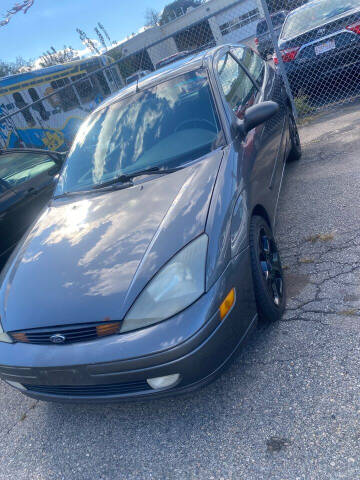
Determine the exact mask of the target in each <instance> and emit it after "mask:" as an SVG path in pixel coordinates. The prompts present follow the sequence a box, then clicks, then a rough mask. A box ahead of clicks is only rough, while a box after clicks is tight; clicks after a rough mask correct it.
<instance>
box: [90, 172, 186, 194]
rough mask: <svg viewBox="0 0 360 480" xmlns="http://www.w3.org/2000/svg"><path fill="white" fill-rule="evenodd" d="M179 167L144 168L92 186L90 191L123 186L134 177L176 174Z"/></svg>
mask: <svg viewBox="0 0 360 480" xmlns="http://www.w3.org/2000/svg"><path fill="white" fill-rule="evenodd" d="M180 168H181V167H177V168H163V167H151V168H144V169H143V170H138V171H137V172H134V173H130V174H123V175H119V176H118V177H115V178H112V179H111V180H108V181H107V182H104V183H99V184H98V185H94V186H92V187H91V188H92V190H98V189H101V188H105V187H110V186H112V185H115V184H117V183H120V184H124V183H132V180H133V179H134V178H136V177H141V176H142V175H157V174H166V173H172V172H176V171H177V170H180Z"/></svg>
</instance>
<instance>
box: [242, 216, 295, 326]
mask: <svg viewBox="0 0 360 480" xmlns="http://www.w3.org/2000/svg"><path fill="white" fill-rule="evenodd" d="M250 256H251V268H252V275H253V282H254V292H255V299H256V305H257V309H258V313H259V319H260V320H261V321H263V322H275V321H276V320H279V319H280V318H281V316H282V314H283V313H284V310H285V304H286V297H285V285H284V278H283V270H282V267H281V261H280V255H279V252H278V248H277V245H276V241H275V239H274V236H273V234H272V232H271V229H270V227H269V225H268V224H267V222H266V221H265V220H264V219H263V218H262V217H259V216H257V215H255V216H253V217H252V219H251V223H250Z"/></svg>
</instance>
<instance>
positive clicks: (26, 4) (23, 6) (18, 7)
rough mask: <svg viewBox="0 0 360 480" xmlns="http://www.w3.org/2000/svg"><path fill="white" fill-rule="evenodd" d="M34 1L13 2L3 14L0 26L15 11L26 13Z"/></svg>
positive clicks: (10, 17)
mask: <svg viewBox="0 0 360 480" xmlns="http://www.w3.org/2000/svg"><path fill="white" fill-rule="evenodd" d="M34 2H35V0H23V1H22V2H19V3H15V5H14V6H13V7H12V8H11V9H10V10H8V11H7V13H6V15H3V18H4V20H2V21H1V22H0V27H5V25H7V24H8V23H9V22H10V20H11V19H12V17H13V15H15V14H16V13H19V12H24V13H26V12H27V11H28V10H29V8H30V7H32V6H33V5H34Z"/></svg>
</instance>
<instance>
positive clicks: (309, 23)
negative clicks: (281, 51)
mask: <svg viewBox="0 0 360 480" xmlns="http://www.w3.org/2000/svg"><path fill="white" fill-rule="evenodd" d="M356 7H360V0H342V1H341V2H340V1H339V0H314V1H313V2H311V3H309V4H308V5H306V6H304V7H302V8H300V9H299V10H295V11H294V12H293V13H291V14H290V15H289V16H288V17H287V20H286V22H285V24H284V28H283V31H282V33H281V37H282V38H291V37H296V36H297V35H300V34H301V33H303V32H305V31H307V30H311V29H312V28H316V27H317V26H319V25H322V24H323V23H326V22H328V21H329V20H330V19H332V18H334V17H337V16H339V15H342V14H343V13H346V12H348V11H350V10H353V9H354V8H356Z"/></svg>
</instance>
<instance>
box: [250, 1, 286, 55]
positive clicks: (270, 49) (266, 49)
mask: <svg viewBox="0 0 360 480" xmlns="http://www.w3.org/2000/svg"><path fill="white" fill-rule="evenodd" d="M286 15H287V12H286V11H281V12H277V13H274V14H272V15H271V22H272V25H273V28H274V32H275V35H276V38H279V35H280V32H281V28H282V26H283V23H284V21H285V18H286ZM255 44H256V47H257V50H258V52H259V54H260V55H261V56H262V58H264V59H267V57H268V56H269V55H272V54H273V53H274V42H273V40H272V38H271V34H270V31H269V27H268V24H267V22H266V20H265V18H264V19H261V20H260V21H259V23H258V24H257V25H256V38H255Z"/></svg>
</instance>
